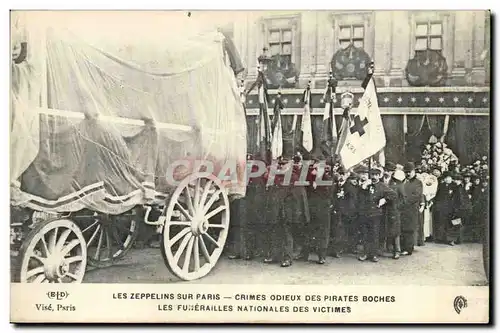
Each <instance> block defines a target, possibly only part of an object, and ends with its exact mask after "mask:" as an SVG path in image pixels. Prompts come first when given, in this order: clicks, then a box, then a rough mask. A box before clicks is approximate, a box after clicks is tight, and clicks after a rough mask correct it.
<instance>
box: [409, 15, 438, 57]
mask: <svg viewBox="0 0 500 333" xmlns="http://www.w3.org/2000/svg"><path fill="white" fill-rule="evenodd" d="M415 31H416V33H415V38H416V39H415V51H424V50H427V49H431V50H436V51H442V50H443V23H442V22H438V21H428V22H417V26H416V30H415Z"/></svg>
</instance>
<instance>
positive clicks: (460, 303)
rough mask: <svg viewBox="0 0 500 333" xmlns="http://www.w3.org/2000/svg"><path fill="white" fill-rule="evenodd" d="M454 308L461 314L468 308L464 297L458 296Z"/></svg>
mask: <svg viewBox="0 0 500 333" xmlns="http://www.w3.org/2000/svg"><path fill="white" fill-rule="evenodd" d="M453 307H454V308H455V311H456V312H457V313H458V314H460V312H462V310H463V309H465V308H466V307H467V300H466V299H465V297H463V296H457V297H455V300H454V301H453Z"/></svg>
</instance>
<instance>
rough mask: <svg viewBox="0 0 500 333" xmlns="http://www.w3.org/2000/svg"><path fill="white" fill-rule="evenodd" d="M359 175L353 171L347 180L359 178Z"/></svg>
mask: <svg viewBox="0 0 500 333" xmlns="http://www.w3.org/2000/svg"><path fill="white" fill-rule="evenodd" d="M358 179H359V176H358V174H357V173H354V172H351V173H350V174H349V176H348V177H347V180H358Z"/></svg>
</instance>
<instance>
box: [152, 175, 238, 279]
mask: <svg viewBox="0 0 500 333" xmlns="http://www.w3.org/2000/svg"><path fill="white" fill-rule="evenodd" d="M228 229H229V199H228V196H227V192H226V190H225V188H224V187H223V185H222V183H221V182H220V180H219V179H217V177H215V176H213V175H209V176H207V175H202V174H192V175H190V176H188V177H186V178H185V179H184V180H183V181H182V182H181V183H180V184H179V186H178V187H177V188H176V190H175V191H174V193H173V194H172V196H171V198H170V202H169V204H168V207H167V210H166V214H165V226H164V228H163V237H162V247H161V248H162V254H163V259H164V260H165V264H166V265H167V267H168V269H169V270H170V272H172V274H174V275H175V276H177V277H178V278H180V279H182V280H195V279H199V278H201V277H203V276H205V275H207V274H208V273H209V272H210V271H211V270H212V268H213V267H214V266H215V264H216V263H217V260H218V259H219V257H220V255H221V253H222V250H223V248H224V244H225V243H226V238H227V233H228Z"/></svg>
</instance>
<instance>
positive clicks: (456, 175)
mask: <svg viewBox="0 0 500 333" xmlns="http://www.w3.org/2000/svg"><path fill="white" fill-rule="evenodd" d="M452 177H453V179H455V180H463V179H464V177H463V176H462V175H461V174H459V173H458V172H454V173H453V174H452Z"/></svg>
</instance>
